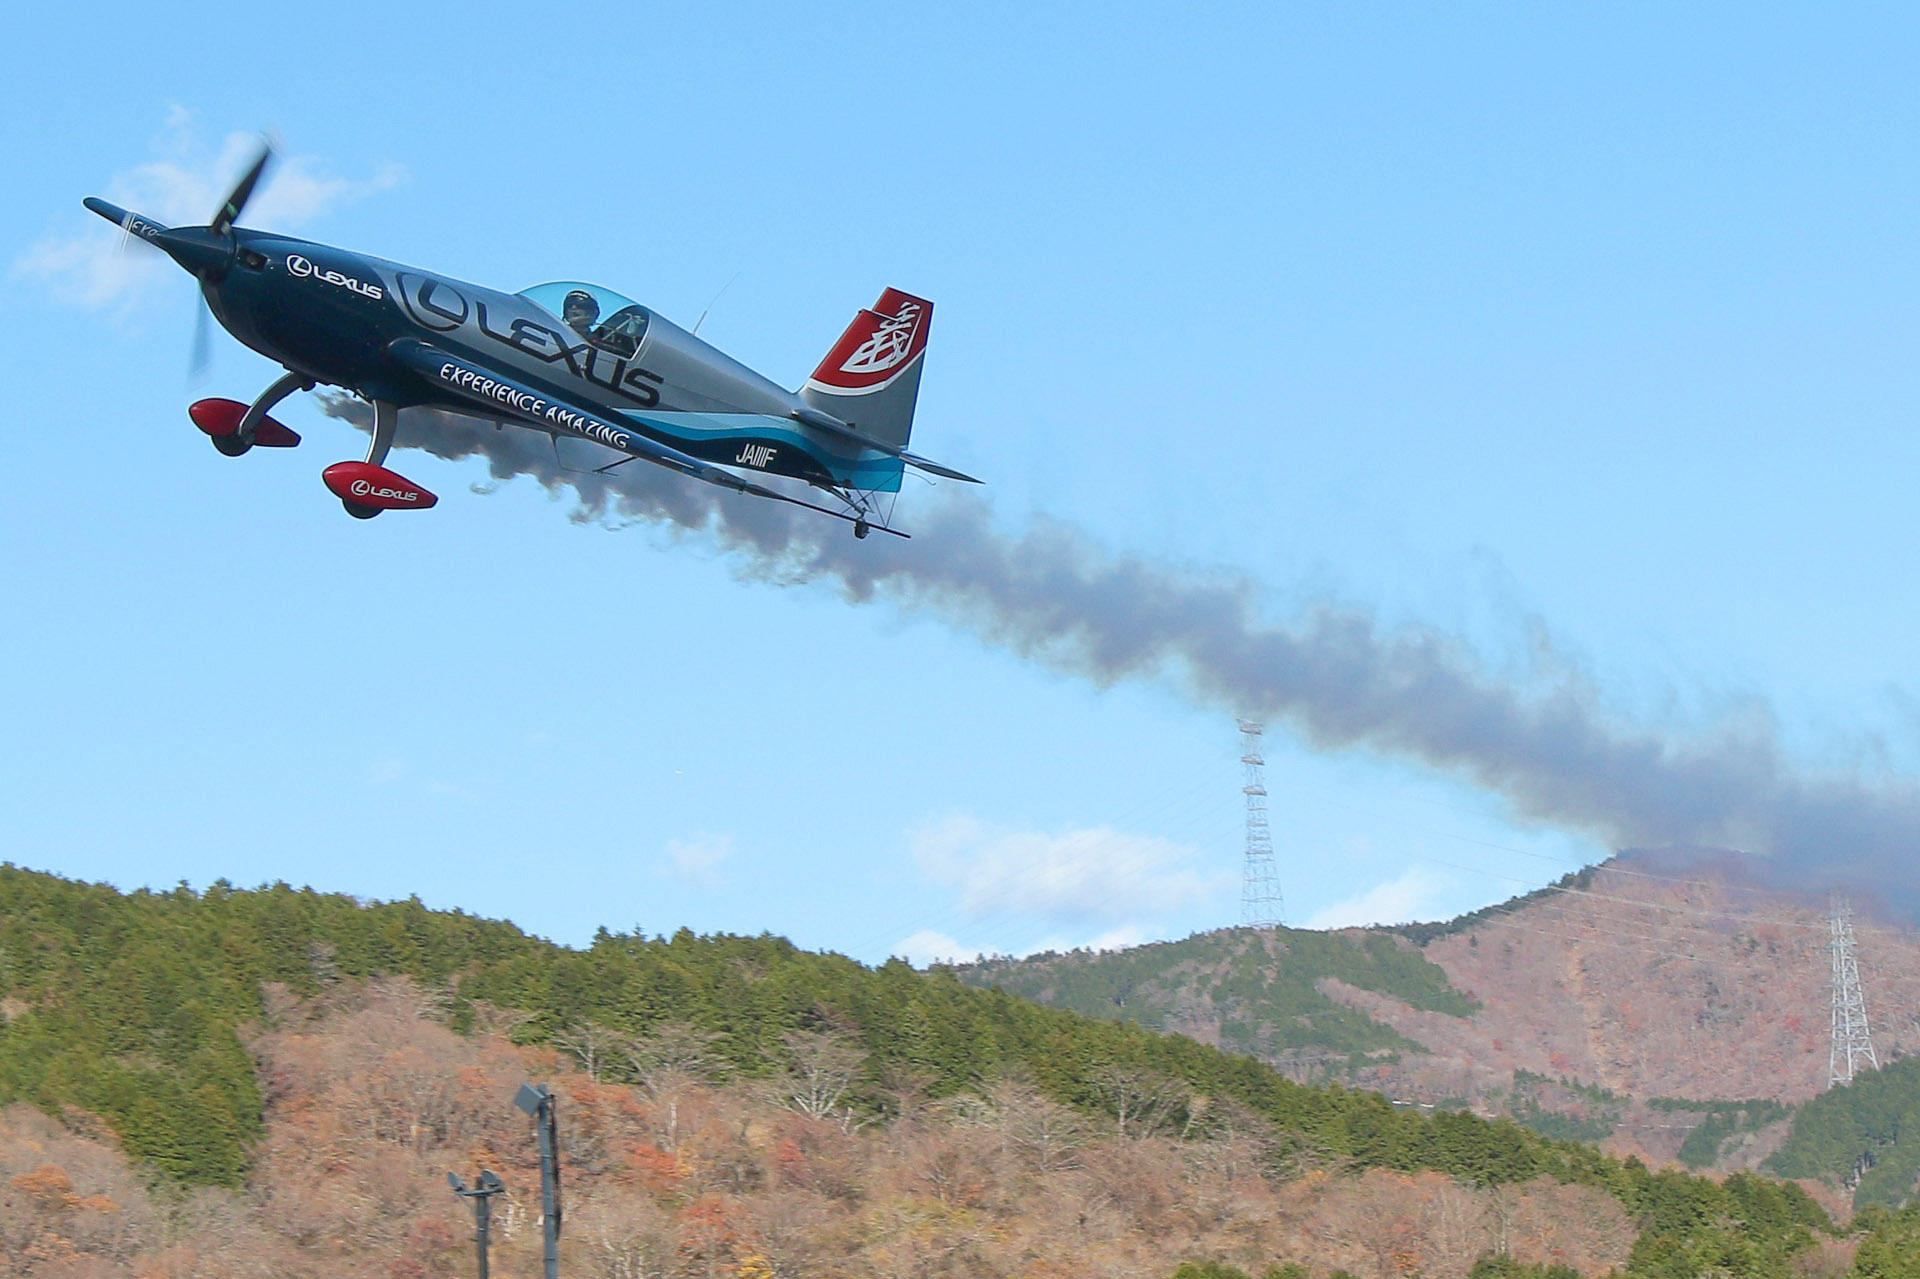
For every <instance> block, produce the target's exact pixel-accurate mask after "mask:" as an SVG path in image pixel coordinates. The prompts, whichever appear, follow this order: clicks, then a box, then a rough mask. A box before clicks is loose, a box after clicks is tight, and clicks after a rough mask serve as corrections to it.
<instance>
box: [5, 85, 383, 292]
mask: <svg viewBox="0 0 1920 1279" xmlns="http://www.w3.org/2000/svg"><path fill="white" fill-rule="evenodd" d="M259 149H260V137H259V135H258V134H252V133H230V134H228V135H227V136H226V138H225V139H223V140H222V141H221V143H220V144H219V145H218V146H212V145H209V144H208V143H207V142H206V140H205V139H204V137H203V136H202V135H201V133H200V130H199V128H198V126H197V125H196V123H195V121H194V117H193V113H192V112H190V111H188V110H186V109H185V108H183V107H178V106H176V107H174V108H173V109H172V110H171V111H170V112H169V113H168V115H167V121H166V124H165V126H164V127H163V128H162V129H161V131H160V134H159V136H158V137H157V138H155V140H154V143H153V158H151V159H149V160H148V161H146V162H145V163H144V164H137V165H134V166H133V167H132V168H129V169H123V170H122V171H121V172H119V173H117V174H115V175H114V176H113V177H111V178H109V179H108V180H107V182H106V184H105V187H104V188H103V189H102V190H101V191H100V192H99V194H100V195H101V196H102V197H104V198H105V199H107V200H108V201H110V202H112V203H114V204H117V205H120V206H121V207H122V208H126V209H131V210H132V211H134V212H135V213H142V214H145V215H147V216H148V217H151V218H154V219H156V220H158V221H160V222H164V223H167V224H168V225H170V226H204V225H206V223H207V221H208V220H209V219H211V218H212V217H213V214H214V211H215V210H216V209H217V208H218V207H219V205H220V202H221V201H222V200H224V199H225V198H226V196H227V192H229V191H231V190H232V189H233V184H234V183H236V182H238V181H239V180H240V175H241V174H242V173H244V172H246V167H247V165H248V164H249V163H251V162H252V160H253V157H254V154H255V153H256V152H257V151H258V150H259ZM404 176H405V175H404V172H403V171H402V170H401V169H399V168H398V167H397V166H392V165H389V166H385V167H383V168H381V169H379V170H376V171H375V173H374V174H373V176H371V177H368V178H362V179H349V178H340V177H333V176H329V175H327V174H326V173H325V172H324V170H323V168H322V166H321V165H320V163H319V162H318V161H317V160H315V159H314V158H313V157H311V156H299V155H278V156H276V157H275V163H274V164H273V165H272V166H271V167H270V168H269V169H268V170H267V175H266V178H265V179H264V180H263V182H262V183H261V186H260V188H259V190H258V191H257V192H256V193H255V195H254V198H253V201H252V202H251V203H250V204H248V205H247V211H246V221H247V224H248V225H250V226H271V227H275V228H278V229H285V230H292V229H293V228H295V227H298V226H299V225H301V224H302V223H304V222H309V221H312V220H313V219H314V218H317V217H319V216H320V215H321V214H322V213H325V212H326V211H327V210H328V209H331V208H333V207H334V206H336V205H338V204H341V203H344V202H346V201H349V200H357V199H360V198H362V197H364V196H367V195H371V194H373V193H374V192H377V191H384V190H386V189H387V188H389V187H392V186H394V185H395V184H397V183H398V182H400V181H401V179H402V178H403V177H404ZM75 203H76V204H77V203H78V200H77V198H76V200H75ZM82 219H84V223H83V222H82V221H81V220H82ZM73 226H74V229H73V230H71V231H69V232H67V233H65V234H53V235H48V236H45V237H42V238H41V239H39V240H37V241H35V242H34V243H33V244H31V245H29V246H28V247H27V249H26V250H25V251H24V252H22V253H21V254H20V255H19V257H17V258H15V259H14V263H13V270H14V273H15V274H17V275H22V276H26V277H28V278H30V279H37V280H40V281H43V282H44V283H45V284H46V285H47V286H48V288H50V289H51V290H52V291H53V292H54V294H55V295H56V296H58V297H59V298H60V299H61V300H63V301H67V302H73V303H77V304H79V305H82V306H89V307H107V306H119V307H121V308H123V309H124V308H129V307H131V306H133V305H134V304H135V303H137V302H138V301H139V300H140V299H141V298H142V297H144V296H145V295H146V294H148V293H149V292H151V291H153V290H154V289H156V288H160V287H162V286H163V285H164V284H165V283H166V282H167V281H168V278H169V276H176V277H177V276H178V275H179V268H178V267H176V266H174V264H173V263H172V262H170V261H168V260H167V259H166V257H165V255H163V254H161V253H159V252H157V251H155V250H153V249H152V248H150V247H148V246H146V245H141V244H127V243H125V240H126V238H127V237H126V236H125V235H124V234H123V233H122V232H121V231H120V230H119V229H118V228H117V227H113V226H110V225H108V224H107V223H105V222H103V221H101V220H100V219H99V218H97V217H95V216H94V215H93V214H91V213H87V212H84V211H79V212H76V213H75V214H74V215H73Z"/></svg>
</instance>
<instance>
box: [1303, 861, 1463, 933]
mask: <svg viewBox="0 0 1920 1279" xmlns="http://www.w3.org/2000/svg"><path fill="white" fill-rule="evenodd" d="M1451 886H1452V885H1451V883H1450V882H1449V881H1448V880H1447V878H1446V877H1445V876H1443V875H1436V874H1434V873H1433V872H1432V871H1430V870H1427V869H1426V868H1425V867H1421V866H1411V867H1409V868H1408V869H1407V872H1406V873H1405V874H1403V875H1402V876H1400V878H1398V879H1395V880H1391V881H1389V882H1387V883H1384V884H1380V885H1377V886H1376V887H1373V888H1370V889H1368V890H1367V891H1366V892H1364V893H1361V894H1360V895H1359V896H1358V897H1349V898H1348V899H1347V900H1345V901H1343V902H1335V903H1334V904H1333V905H1331V906H1324V907H1322V908H1321V909H1319V910H1317V911H1315V912H1314V913H1313V915H1312V917H1311V918H1309V919H1308V920H1307V922H1306V923H1304V924H1301V925H1299V926H1300V927H1302V928H1354V927H1359V926H1361V925H1366V924H1404V923H1406V922H1408V921H1409V920H1413V919H1419V918H1422V917H1423V916H1424V917H1431V916H1432V915H1433V914H1434V913H1435V912H1436V910H1437V909H1438V907H1439V897H1440V894H1441V893H1442V892H1444V891H1445V890H1446V889H1448V888H1450V887H1451Z"/></svg>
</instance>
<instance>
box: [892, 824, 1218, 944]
mask: <svg viewBox="0 0 1920 1279" xmlns="http://www.w3.org/2000/svg"><path fill="white" fill-rule="evenodd" d="M908 840H909V843H910V845H911V847H912V849H913V858H914V861H915V862H916V863H917V864H918V865H919V867H920V870H921V872H922V873H924V874H925V875H926V876H927V878H928V879H931V880H932V881H933V882H934V883H936V884H939V885H940V886H941V887H943V888H947V889H951V890H953V891H954V892H957V893H958V894H959V896H960V909H961V911H962V912H963V913H964V914H965V915H966V916H967V917H968V918H970V919H981V918H985V917H988V916H993V915H1003V914H1026V915H1039V916H1043V917H1046V918H1050V919H1057V920H1074V921H1089V920H1091V921H1106V922H1111V923H1131V922H1132V921H1133V920H1134V919H1135V918H1136V917H1137V916H1138V915H1140V914H1141V913H1142V912H1146V911H1152V912H1155V913H1158V912H1161V911H1166V910H1171V909H1177V908H1180V907H1183V906H1187V905H1190V904H1192V903H1194V902H1199V901H1204V900H1206V899H1207V898H1209V897H1212V896H1214V895H1215V894H1216V893H1218V892H1219V891H1220V890H1221V889H1222V888H1223V887H1225V886H1226V884H1227V882H1228V881H1230V880H1231V879H1232V876H1231V875H1230V874H1228V873H1226V872H1224V871H1221V872H1207V871H1203V870H1201V869H1198V868H1197V867H1196V866H1195V865H1194V864H1193V863H1194V861H1195V859H1196V857H1197V853H1196V851H1195V850H1194V849H1193V848H1191V847H1189V846H1187V845H1185V844H1176V843H1174V842H1173V841H1171V840H1165V839H1156V838H1154V837H1152V836H1147V835H1130V834H1127V833H1126V832H1124V831H1117V830H1113V829H1112V828H1110V827H1104V826H1103V827H1096V828H1093V829H1088V830H1074V831H1067V832H1065V833H1064V834H1059V835H1052V834H1046V833H1044V832H1040V831H1023V830H1009V829H1005V828H1002V827H996V826H990V825H988V824H986V823H984V822H980V821H976V820H975V819H973V818H971V817H964V816H958V815H956V816H952V817H945V818H941V819H939V820H937V821H932V822H928V823H926V824H925V825H923V826H921V827H919V828H918V829H917V830H914V831H912V832H911V833H910V834H909V836H908Z"/></svg>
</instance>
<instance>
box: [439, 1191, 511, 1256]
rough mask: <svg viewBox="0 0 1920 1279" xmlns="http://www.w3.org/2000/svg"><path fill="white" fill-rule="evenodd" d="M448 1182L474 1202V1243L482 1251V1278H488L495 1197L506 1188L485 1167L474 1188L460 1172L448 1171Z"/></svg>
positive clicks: (458, 1192)
mask: <svg viewBox="0 0 1920 1279" xmlns="http://www.w3.org/2000/svg"><path fill="white" fill-rule="evenodd" d="M447 1182H448V1184H449V1185H451V1186H452V1187H453V1193H454V1194H456V1195H459V1196H460V1197H461V1198H463V1199H469V1200H472V1202H473V1245H474V1247H475V1248H476V1249H478V1250H479V1253H480V1279H488V1274H487V1270H488V1266H487V1249H488V1247H489V1246H490V1245H491V1243H492V1238H493V1197H494V1196H495V1195H497V1194H499V1193H500V1192H501V1191H503V1190H505V1189H506V1186H505V1184H503V1183H502V1182H501V1180H500V1178H499V1177H498V1176H497V1175H495V1174H494V1173H491V1172H488V1171H487V1170H486V1169H485V1168H482V1169H481V1170H480V1181H479V1184H478V1185H477V1186H475V1187H474V1188H473V1189H472V1190H469V1189H467V1183H466V1182H464V1181H462V1180H460V1176H459V1174H458V1173H451V1172H450V1173H448V1174H447Z"/></svg>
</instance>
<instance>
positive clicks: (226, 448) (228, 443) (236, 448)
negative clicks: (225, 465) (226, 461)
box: [207, 435, 253, 457]
mask: <svg viewBox="0 0 1920 1279" xmlns="http://www.w3.org/2000/svg"><path fill="white" fill-rule="evenodd" d="M207 438H209V439H211V440H212V441H213V447H215V448H217V449H219V450H220V452H221V453H223V454H225V455H226V456H227V457H239V456H240V455H241V454H242V453H245V452H246V451H247V450H248V449H250V448H252V447H253V441H252V440H243V439H241V438H240V437H239V436H238V435H213V436H209V437H207Z"/></svg>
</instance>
